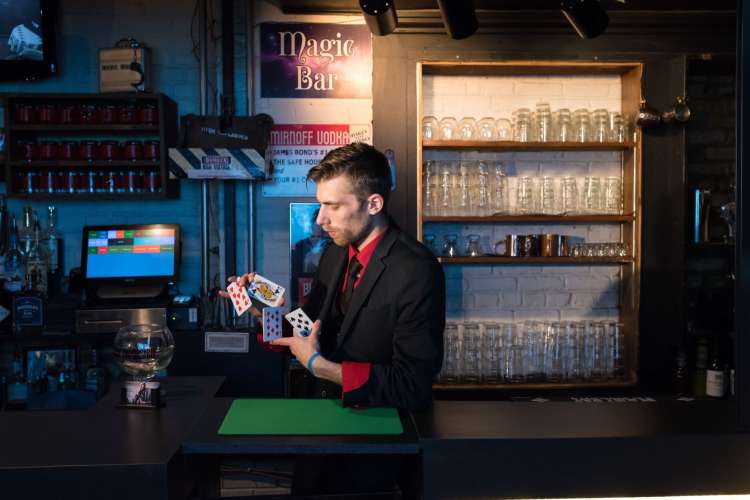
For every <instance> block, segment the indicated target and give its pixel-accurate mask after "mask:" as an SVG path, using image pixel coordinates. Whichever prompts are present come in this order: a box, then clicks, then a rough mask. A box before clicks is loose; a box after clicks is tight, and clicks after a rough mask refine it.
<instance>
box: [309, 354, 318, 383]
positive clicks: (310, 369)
mask: <svg viewBox="0 0 750 500" xmlns="http://www.w3.org/2000/svg"><path fill="white" fill-rule="evenodd" d="M318 356H320V351H315V352H314V353H313V355H312V356H310V359H308V360H307V371H309V372H310V373H312V375H313V377H314V376H315V370H313V366H312V364H313V361H315V358H317V357H318Z"/></svg>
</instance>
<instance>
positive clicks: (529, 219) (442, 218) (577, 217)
mask: <svg viewBox="0 0 750 500" xmlns="http://www.w3.org/2000/svg"><path fill="white" fill-rule="evenodd" d="M633 218H634V215H633V214H622V215H616V214H561V215H552V214H550V215H541V214H526V215H516V214H497V215H424V216H422V222H425V223H427V222H434V223H439V222H458V223H461V222H486V223H493V222H503V223H520V224H534V223H544V224H552V223H561V224H572V223H576V222H578V223H592V224H595V223H609V222H632V221H633Z"/></svg>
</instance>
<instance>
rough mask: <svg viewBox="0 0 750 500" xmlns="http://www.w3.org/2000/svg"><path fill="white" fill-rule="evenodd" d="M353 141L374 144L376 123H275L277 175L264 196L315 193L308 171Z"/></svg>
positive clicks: (273, 149)
mask: <svg viewBox="0 0 750 500" xmlns="http://www.w3.org/2000/svg"><path fill="white" fill-rule="evenodd" d="M350 142H366V143H368V144H372V125H370V124H364V125H274V126H273V129H272V130H271V141H270V144H269V150H270V151H271V162H272V163H273V174H272V175H271V180H270V181H269V182H265V183H263V196H277V197H280V196H315V184H313V183H312V182H307V172H308V171H309V170H310V169H311V168H312V167H314V166H315V165H317V164H318V163H319V162H320V160H322V159H323V157H324V156H325V155H326V154H327V153H328V152H329V151H330V150H332V149H336V148H338V147H339V146H344V145H346V144H349V143H350Z"/></svg>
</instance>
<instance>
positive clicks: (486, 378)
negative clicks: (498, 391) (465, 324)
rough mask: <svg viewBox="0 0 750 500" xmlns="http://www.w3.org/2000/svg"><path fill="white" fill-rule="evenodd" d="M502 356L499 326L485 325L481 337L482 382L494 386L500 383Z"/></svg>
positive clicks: (494, 324) (493, 324) (495, 324)
mask: <svg viewBox="0 0 750 500" xmlns="http://www.w3.org/2000/svg"><path fill="white" fill-rule="evenodd" d="M502 354H503V353H502V336H501V335H500V325H499V324H497V323H486V324H485V325H484V335H483V336H482V382H486V383H488V384H495V383H498V382H500V381H501V377H502V372H501V371H500V369H501V359H502Z"/></svg>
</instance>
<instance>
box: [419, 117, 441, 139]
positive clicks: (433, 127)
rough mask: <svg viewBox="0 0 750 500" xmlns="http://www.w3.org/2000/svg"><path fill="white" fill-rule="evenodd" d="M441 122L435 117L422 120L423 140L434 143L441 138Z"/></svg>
mask: <svg viewBox="0 0 750 500" xmlns="http://www.w3.org/2000/svg"><path fill="white" fill-rule="evenodd" d="M439 129H440V126H439V122H438V119H437V118H435V117H434V116H425V117H424V118H422V139H424V140H427V141H433V140H435V139H439V138H440V133H439Z"/></svg>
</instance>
